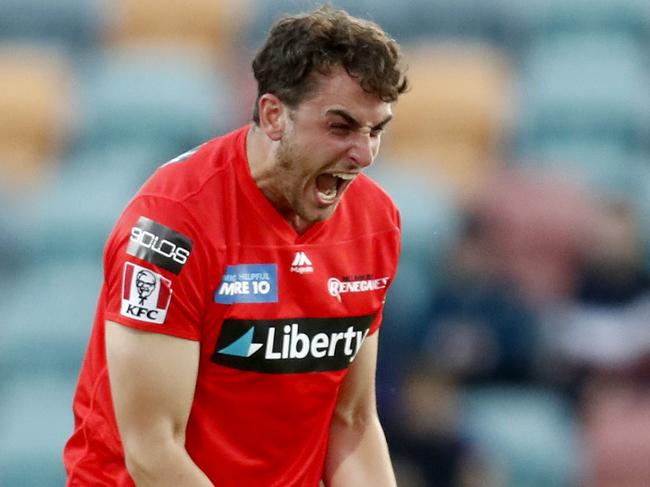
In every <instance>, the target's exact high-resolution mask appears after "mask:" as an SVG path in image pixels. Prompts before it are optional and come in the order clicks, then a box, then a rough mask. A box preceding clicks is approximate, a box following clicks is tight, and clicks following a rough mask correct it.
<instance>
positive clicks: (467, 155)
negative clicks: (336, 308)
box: [383, 43, 511, 191]
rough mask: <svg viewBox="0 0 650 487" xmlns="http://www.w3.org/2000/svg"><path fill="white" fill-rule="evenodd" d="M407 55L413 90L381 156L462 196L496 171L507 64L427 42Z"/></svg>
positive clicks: (473, 48)
mask: <svg viewBox="0 0 650 487" xmlns="http://www.w3.org/2000/svg"><path fill="white" fill-rule="evenodd" d="M406 54H407V56H406V59H407V63H408V65H409V75H410V79H411V82H412V85H413V88H412V91H411V92H409V93H407V94H406V95H404V97H403V98H402V99H400V101H399V103H397V105H396V106H395V110H394V111H395V115H396V117H395V120H394V121H393V122H392V123H391V126H390V127H389V130H388V132H387V134H386V139H385V145H384V149H383V150H384V151H385V154H386V155H387V156H388V157H390V158H393V159H395V160H399V161H403V162H404V163H406V167H408V168H410V169H411V170H416V171H417V172H419V173H420V174H422V175H423V176H426V175H427V174H428V175H432V174H435V175H436V177H438V178H441V179H442V180H443V181H445V182H446V183H447V184H449V185H451V187H453V188H454V189H455V190H458V191H467V190H468V188H471V187H473V186H474V185H476V184H477V181H478V180H480V179H481V178H482V177H483V176H484V175H485V172H486V171H488V170H489V169H490V168H491V167H493V166H494V164H495V162H496V160H497V158H499V157H500V156H499V154H500V153H501V149H502V147H503V145H504V143H505V142H506V140H507V136H508V134H509V120H508V117H509V112H510V109H509V102H508V93H509V91H508V90H509V83H510V76H511V74H510V67H509V63H508V61H507V59H506V58H505V57H504V56H503V54H502V53H501V52H500V51H498V50H495V49H493V48H490V47H487V46H485V45H481V44H471V43H470V44H442V45H440V44H434V43H429V44H426V45H418V46H416V47H414V48H412V49H410V50H409V51H408V52H407V53H406Z"/></svg>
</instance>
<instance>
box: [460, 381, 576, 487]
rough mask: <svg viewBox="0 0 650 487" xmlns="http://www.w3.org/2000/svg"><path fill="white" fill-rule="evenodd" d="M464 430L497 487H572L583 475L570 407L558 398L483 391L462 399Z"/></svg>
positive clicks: (519, 390) (531, 391)
mask: <svg viewBox="0 0 650 487" xmlns="http://www.w3.org/2000/svg"><path fill="white" fill-rule="evenodd" d="M463 402H464V407H463V409H464V426H465V428H466V431H467V433H468V435H469V437H470V438H469V440H470V441H471V442H473V443H474V444H475V445H476V448H477V451H478V453H479V455H480V456H481V457H483V458H484V459H488V460H489V461H490V463H491V464H492V468H493V469H495V470H497V471H498V472H499V473H498V475H497V478H499V482H497V485H499V486H501V487H549V486H569V485H576V484H575V482H576V481H577V479H578V478H579V475H580V474H581V473H582V472H581V471H582V469H583V460H584V459H582V458H581V457H580V449H579V448H578V439H577V434H576V433H577V432H576V431H575V428H574V426H573V424H574V418H573V416H572V413H571V409H570V407H569V404H568V403H567V402H566V401H565V400H564V399H563V398H562V397H561V396H560V395H558V394H557V393H555V392H553V391H550V390H545V389H536V388H528V387H516V386H510V387H501V386H497V385H495V386H487V387H476V388H469V389H468V390H467V391H466V392H465V394H464V399H463Z"/></svg>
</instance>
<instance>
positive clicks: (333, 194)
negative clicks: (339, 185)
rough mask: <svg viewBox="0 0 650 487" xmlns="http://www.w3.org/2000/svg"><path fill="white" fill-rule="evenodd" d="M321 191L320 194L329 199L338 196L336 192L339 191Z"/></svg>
mask: <svg viewBox="0 0 650 487" xmlns="http://www.w3.org/2000/svg"><path fill="white" fill-rule="evenodd" d="M319 193H320V194H321V195H322V196H323V197H324V198H325V199H328V200H334V198H336V193H337V191H336V190H335V189H331V190H328V191H319Z"/></svg>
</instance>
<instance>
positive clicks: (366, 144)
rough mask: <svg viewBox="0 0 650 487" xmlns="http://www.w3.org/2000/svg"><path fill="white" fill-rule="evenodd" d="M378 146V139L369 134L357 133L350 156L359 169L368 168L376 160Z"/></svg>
mask: <svg viewBox="0 0 650 487" xmlns="http://www.w3.org/2000/svg"><path fill="white" fill-rule="evenodd" d="M377 144H378V139H377V138H376V137H372V136H371V135H370V134H369V133H363V132H361V133H357V134H356V136H355V137H354V143H353V145H352V147H351V148H350V151H349V153H348V155H349V157H350V159H351V160H352V161H353V162H354V164H355V165H356V166H357V167H360V168H362V169H363V168H366V167H368V166H370V164H372V161H373V160H374V159H375V155H376V154H377V147H378V145H377Z"/></svg>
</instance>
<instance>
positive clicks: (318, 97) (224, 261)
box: [64, 7, 407, 487]
mask: <svg viewBox="0 0 650 487" xmlns="http://www.w3.org/2000/svg"><path fill="white" fill-rule="evenodd" d="M399 63H400V53H399V49H398V46H397V45H396V43H395V42H394V41H393V40H391V39H390V38H388V37H387V36H386V34H385V33H384V32H383V31H382V30H381V29H379V27H377V26H376V25H375V24H372V23H370V22H367V21H364V20H359V19H356V18H353V17H350V16H349V15H348V14H347V13H345V12H343V11H338V10H334V9H332V8H329V7H326V8H321V9H319V10H316V11H315V12H312V13H309V14H304V15H298V16H293V17H285V18H284V19H281V20H280V21H278V22H277V23H276V24H275V25H274V27H273V28H272V30H271V32H270V34H269V37H268V39H267V41H266V43H265V44H264V46H263V47H262V49H261V50H260V51H259V53H258V54H257V56H256V57H255V60H254V62H253V70H254V73H255V77H256V79H257V81H258V88H259V95H258V99H257V102H256V106H255V111H254V115H253V119H254V123H253V124H252V125H251V126H246V127H242V128H241V129H238V130H236V131H234V132H232V133H230V134H227V135H225V136H223V137H219V138H216V139H213V140H211V141H209V142H206V143H205V144H203V145H202V146H200V147H199V148H197V149H195V150H193V151H190V152H189V153H187V154H184V155H183V156H180V157H178V158H177V159H174V160H173V161H171V162H170V163H168V164H165V165H164V166H162V167H161V168H160V169H159V170H158V171H156V173H155V174H154V175H153V176H152V177H151V178H150V179H149V181H147V183H146V184H145V185H144V186H143V188H142V189H141V190H140V191H139V193H138V194H137V195H136V196H135V197H134V199H133V200H132V201H131V202H130V203H129V205H128V206H127V208H126V209H125V211H124V213H123V214H122V216H121V217H120V219H119V221H118V223H117V225H116V226H115V228H114V229H113V232H112V233H111V235H110V237H109V239H108V242H107V244H106V248H105V252H104V276H105V277H104V285H103V287H102V291H101V294H100V299H99V303H98V308H97V314H96V317H95V323H94V327H93V332H92V335H91V339H90V343H89V347H88V352H87V354H86V357H85V359H84V363H83V366H82V370H81V374H80V378H79V385H78V388H77V392H76V395H75V400H74V413H75V431H74V433H73V435H72V437H71V438H70V440H69V441H68V443H67V444H66V447H65V451H64V460H65V465H66V469H67V472H68V485H69V486H89V485H92V486H98V485H99V486H104V485H105V486H132V485H134V484H135V485H138V486H157V487H159V486H167V485H168V486H211V485H214V486H217V487H226V486H236V487H247V486H263V487H271V486H275V487H316V486H318V485H319V483H320V482H321V480H322V481H323V482H324V483H325V485H327V486H346V487H349V486H355V487H356V486H377V487H381V486H394V485H395V478H394V474H393V471H392V467H391V463H390V458H389V454H388V449H387V446H386V441H385V439H384V434H383V431H382V428H381V425H380V424H379V421H378V419H377V412H376V406H375V397H374V396H375V392H374V380H375V364H376V354H377V335H378V333H377V330H378V328H379V325H380V322H381V315H382V310H383V304H384V299H385V295H386V291H387V288H388V286H389V285H390V283H391V282H392V280H393V277H394V275H395V272H396V268H397V260H398V255H399V215H398V212H397V209H396V208H395V205H394V204H393V202H392V201H391V199H390V198H389V197H388V196H387V195H386V194H385V193H384V192H383V191H382V190H381V189H380V188H379V187H378V186H377V185H376V184H375V183H374V182H372V181H371V180H370V179H369V178H368V177H366V176H365V175H364V174H363V173H362V171H363V169H365V168H366V167H368V166H369V165H370V164H371V163H372V162H373V160H374V158H375V156H376V155H377V151H378V149H379V141H380V138H381V133H382V130H383V128H384V127H385V126H386V124H387V123H388V122H389V121H390V119H391V117H392V113H391V103H392V102H394V101H395V100H396V99H397V98H398V96H399V95H400V94H401V93H403V92H404V91H405V89H406V86H407V82H406V78H405V76H404V72H403V70H402V69H401V68H400V66H399Z"/></svg>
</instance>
